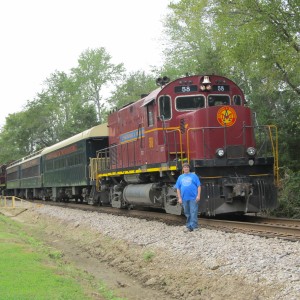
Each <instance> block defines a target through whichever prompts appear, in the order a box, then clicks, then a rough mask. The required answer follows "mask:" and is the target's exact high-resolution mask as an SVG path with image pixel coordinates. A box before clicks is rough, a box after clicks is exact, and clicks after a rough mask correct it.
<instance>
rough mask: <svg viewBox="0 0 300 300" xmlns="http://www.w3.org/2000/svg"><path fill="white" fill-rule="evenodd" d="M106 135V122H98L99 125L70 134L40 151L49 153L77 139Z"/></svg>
mask: <svg viewBox="0 0 300 300" xmlns="http://www.w3.org/2000/svg"><path fill="white" fill-rule="evenodd" d="M107 136H108V127H107V123H104V124H100V125H97V126H95V127H92V128H90V129H87V130H85V131H83V132H81V133H78V134H76V135H74V136H71V137H70V138H68V139H66V140H63V141H61V142H59V143H57V144H54V145H52V146H50V147H47V148H45V149H44V150H43V151H42V155H44V154H47V153H50V152H52V151H54V150H58V149H61V148H64V147H66V146H68V145H71V144H73V143H76V142H78V141H82V140H87V139H89V138H100V137H107Z"/></svg>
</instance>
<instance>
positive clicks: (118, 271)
mask: <svg viewBox="0 0 300 300" xmlns="http://www.w3.org/2000/svg"><path fill="white" fill-rule="evenodd" d="M11 217H12V218H13V219H14V220H16V221H18V222H22V223H23V225H24V229H25V230H26V231H27V232H28V233H30V234H31V235H32V236H35V237H37V238H38V239H40V240H42V241H43V242H44V243H45V244H46V245H49V246H51V247H54V248H55V249H57V250H59V251H61V252H62V253H63V255H64V256H63V258H64V260H65V261H66V262H68V263H71V264H73V265H75V266H76V267H77V268H79V269H81V270H83V271H84V272H86V273H88V274H90V275H92V276H93V277H94V280H95V282H99V281H100V280H101V281H103V282H105V284H106V285H107V286H108V287H109V288H110V289H112V290H113V291H114V293H115V295H117V296H119V297H122V298H126V299H128V300H131V299H132V300H133V299H138V300H140V299H143V300H153V299H162V300H167V299H186V300H202V299H204V300H206V299H213V300H219V299H220V300H221V299H222V300H224V299H236V300H239V299H243V300H247V299H249V300H254V299H255V300H258V299H276V297H275V295H276V291H275V290H274V289H271V288H270V287H262V286H261V285H259V286H258V285H255V284H250V283H246V282H244V281H243V279H242V278H237V277H235V276H233V275H231V274H225V275H224V274H220V273H219V271H218V270H214V271H213V275H212V272H211V270H210V272H209V274H207V270H205V269H204V268H203V269H201V270H199V269H194V268H193V267H192V266H193V262H192V261H188V260H186V259H184V258H182V259H181V260H175V259H174V258H173V257H172V255H170V253H167V252H166V251H165V250H164V249H155V250H153V251H154V255H153V256H152V255H151V253H149V250H146V249H144V248H143V247H141V246H138V245H136V244H132V243H127V242H125V241H121V240H113V239H111V238H109V237H107V236H105V235H101V234H100V233H99V232H96V231H95V232H93V231H92V230H91V229H90V228H86V227H84V226H82V225H80V224H75V223H71V224H70V223H69V224H68V223H64V222H63V221H60V220H59V221H58V220H57V219H53V218H50V217H45V216H40V215H39V214H37V213H35V212H33V211H31V210H27V211H24V212H22V213H20V214H18V215H17V216H13V213H12V215H11ZM93 297H94V298H95V299H102V298H101V296H99V295H98V294H97V292H96V291H95V293H93Z"/></svg>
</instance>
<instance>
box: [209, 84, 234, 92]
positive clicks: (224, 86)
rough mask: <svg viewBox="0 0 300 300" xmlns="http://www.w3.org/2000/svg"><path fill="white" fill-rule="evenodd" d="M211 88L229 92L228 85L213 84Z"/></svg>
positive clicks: (215, 90)
mask: <svg viewBox="0 0 300 300" xmlns="http://www.w3.org/2000/svg"><path fill="white" fill-rule="evenodd" d="M212 90H213V91H214V92H229V90H230V89H229V85H213V86H212Z"/></svg>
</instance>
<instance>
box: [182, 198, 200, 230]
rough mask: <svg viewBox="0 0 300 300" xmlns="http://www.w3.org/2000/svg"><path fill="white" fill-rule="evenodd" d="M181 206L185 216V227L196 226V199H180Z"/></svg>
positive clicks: (191, 227) (192, 227) (193, 227)
mask: <svg viewBox="0 0 300 300" xmlns="http://www.w3.org/2000/svg"><path fill="white" fill-rule="evenodd" d="M182 206H183V211H184V214H185V216H186V227H187V228H190V229H195V228H198V202H196V200H189V201H182Z"/></svg>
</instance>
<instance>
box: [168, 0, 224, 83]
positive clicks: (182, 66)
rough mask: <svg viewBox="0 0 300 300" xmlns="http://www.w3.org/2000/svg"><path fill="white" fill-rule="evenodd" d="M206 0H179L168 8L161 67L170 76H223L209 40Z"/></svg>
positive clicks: (209, 27) (209, 28)
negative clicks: (163, 56)
mask: <svg viewBox="0 0 300 300" xmlns="http://www.w3.org/2000/svg"><path fill="white" fill-rule="evenodd" d="M208 2H209V1H207V0H200V1H199V0H181V1H179V2H177V3H171V4H170V5H169V9H170V13H169V14H168V16H167V18H166V21H165V30H164V33H165V36H166V38H165V50H164V54H165V64H164V67H163V70H162V72H163V73H164V74H166V73H168V76H171V77H174V78H175V77H180V76H183V75H185V74H186V73H188V74H212V73H217V74H225V71H224V69H223V68H222V66H221V64H220V55H221V52H220V51H219V49H218V47H217V44H216V43H215V41H214V39H213V38H212V32H211V31H212V29H211V27H212V24H211V17H210V16H209V15H208V8H209V6H208Z"/></svg>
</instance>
